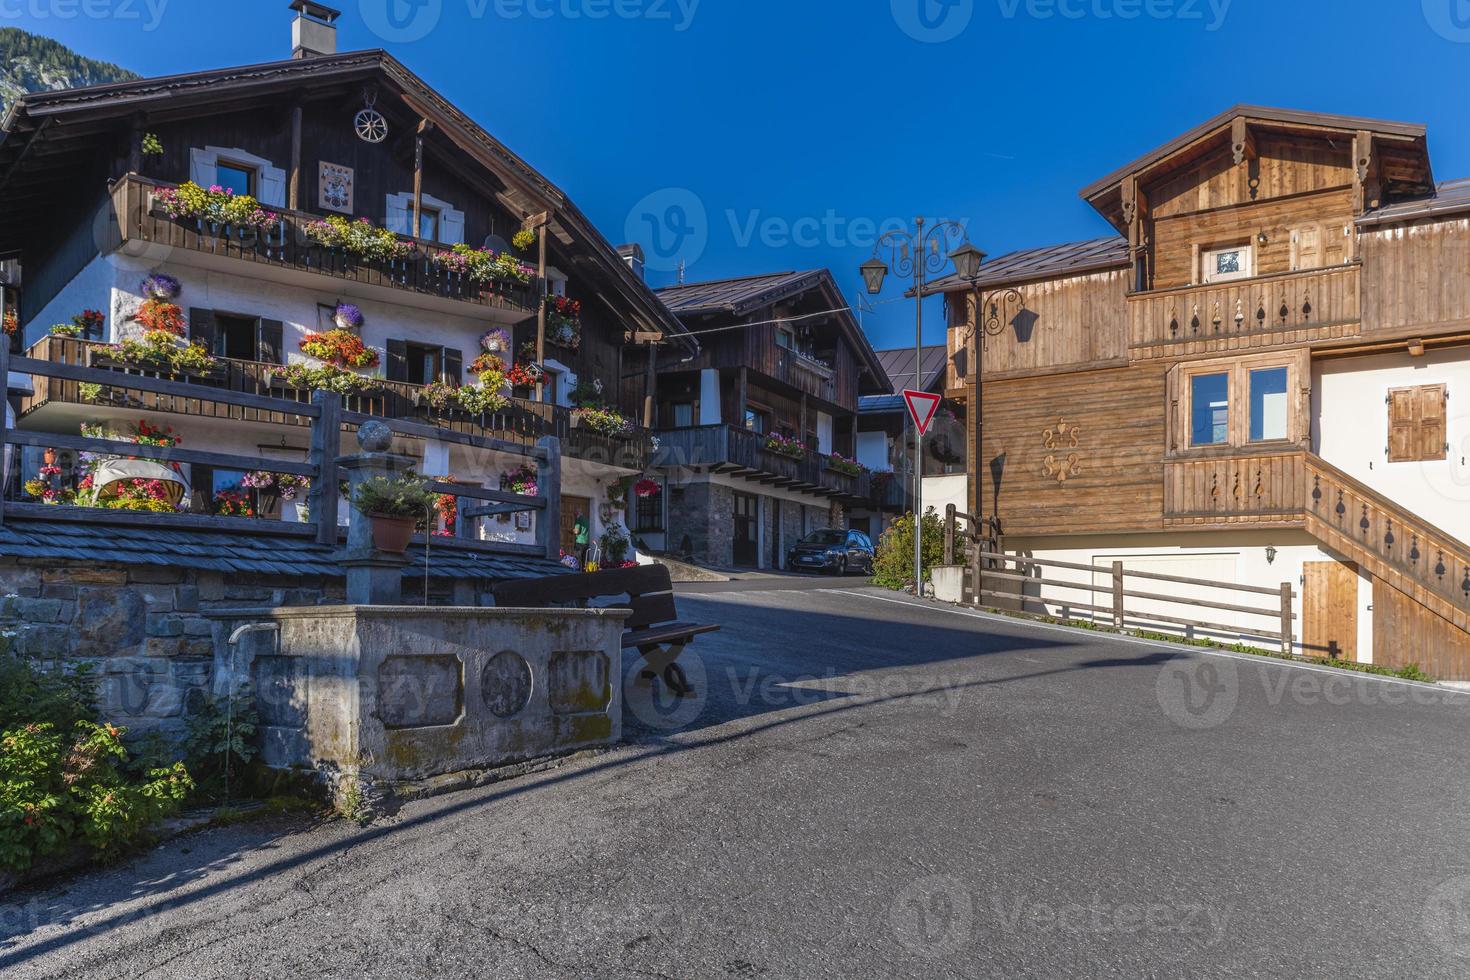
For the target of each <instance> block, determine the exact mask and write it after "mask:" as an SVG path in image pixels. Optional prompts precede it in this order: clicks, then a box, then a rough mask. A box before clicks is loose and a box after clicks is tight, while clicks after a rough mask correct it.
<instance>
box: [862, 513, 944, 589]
mask: <svg viewBox="0 0 1470 980" xmlns="http://www.w3.org/2000/svg"><path fill="white" fill-rule="evenodd" d="M923 535H924V537H923V542H924V581H926V582H927V581H929V571H930V569H932V568H933V567H934V566H935V565H938V564H939V563H940V562H942V561H943V560H944V521H943V520H942V519H941V518H940V516H939V515H938V514H936V513H935V512H934V508H932V507H931V508H929V510H928V511H926V512H925V513H924V520H923ZM913 581H914V515H913V514H905V515H903V516H902V517H900V518H899V519H898V520H896V521H894V522H893V526H892V527H890V528H889V529H888V530H886V531H884V532H883V535H882V536H881V537H880V538H879V539H878V548H877V556H876V558H875V559H874V561H873V584H874V585H881V586H884V587H885V588H889V589H906V588H909V587H910V586H911V585H912V584H913Z"/></svg>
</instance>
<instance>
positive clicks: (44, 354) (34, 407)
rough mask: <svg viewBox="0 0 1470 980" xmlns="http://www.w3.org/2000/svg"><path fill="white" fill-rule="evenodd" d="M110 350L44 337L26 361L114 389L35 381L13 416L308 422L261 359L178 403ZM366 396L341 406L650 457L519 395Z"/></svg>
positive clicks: (293, 391) (303, 398)
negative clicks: (476, 405)
mask: <svg viewBox="0 0 1470 980" xmlns="http://www.w3.org/2000/svg"><path fill="white" fill-rule="evenodd" d="M109 350H110V345H107V344H100V343H96V342H93V341H86V340H76V339H73V338H70V337H55V336H52V337H43V338H42V339H41V340H39V341H38V342H37V343H36V344H35V345H34V346H33V347H32V348H31V350H30V351H29V352H28V356H30V357H33V358H36V359H37V360H43V361H49V362H51V363H54V364H70V365H75V366H78V367H100V368H107V369H109V370H111V371H113V372H114V373H116V374H118V375H119V378H118V385H117V386H116V387H110V386H103V387H102V389H101V391H100V393H98V392H88V391H84V389H83V386H82V385H81V384H79V383H78V382H75V381H69V380H65V379H61V378H44V377H34V378H32V383H33V385H34V390H33V391H32V393H31V394H29V395H25V396H23V397H22V398H21V402H20V414H19V418H21V419H24V418H26V417H27V416H31V415H34V414H35V413H36V412H38V411H40V410H41V409H43V408H44V407H45V406H46V405H48V404H52V403H61V404H70V405H96V406H103V407H113V408H121V409H125V410H127V411H130V412H138V411H145V412H166V413H171V414H176V415H187V416H191V417H193V418H211V419H228V420H232V421H237V422H264V423H268V424H271V425H292V426H305V425H308V424H309V422H310V420H309V419H308V418H307V417H306V416H305V415H303V414H300V413H298V412H296V411H295V409H294V408H293V407H292V406H293V405H309V404H310V403H311V395H312V393H311V392H310V391H306V390H303V389H297V388H289V387H286V386H284V385H282V384H281V383H280V381H279V380H278V379H275V378H274V377H273V372H275V371H278V370H280V368H281V367H282V365H279V364H267V363H263V362H260V361H240V360H232V359H229V358H218V361H219V365H220V367H219V369H218V370H216V371H215V372H213V373H212V374H210V375H209V376H203V377H188V378H180V379H177V380H184V381H188V382H190V383H191V384H192V385H197V386H198V389H199V395H198V396H197V397H189V398H183V397H179V396H177V395H171V394H156V393H151V392H144V391H137V390H130V389H129V388H128V387H127V381H126V379H127V378H128V377H149V378H159V377H165V378H166V377H169V375H167V374H166V373H164V372H159V371H155V370H143V369H139V368H131V367H119V366H116V365H115V364H114V363H113V362H112V361H110V360H109V359H108V357H107V354H108V352H109ZM375 386H376V387H375V390H374V391H372V392H371V393H364V394H357V395H344V396H343V397H342V404H343V408H344V409H345V410H346V411H348V412H357V413H360V414H363V415H371V416H374V417H377V418H385V419H398V420H406V421H422V422H426V423H432V424H433V425H434V426H436V427H439V428H443V429H447V430H450V431H452V432H458V433H461V434H463V435H470V436H483V437H487V438H493V439H499V440H501V441H504V442H508V443H513V444H515V445H519V446H524V447H527V448H529V447H531V446H534V445H535V444H536V441H537V440H538V439H540V438H541V437H543V436H556V437H557V438H558V439H560V440H561V442H562V453H563V455H564V456H568V457H571V458H573V459H580V460H583V461H585V462H590V463H599V464H603V465H607V466H612V467H616V468H618V469H621V470H627V471H629V472H642V471H643V470H645V469H647V468H648V465H649V462H650V460H651V457H652V450H653V443H652V433H650V432H649V431H648V430H647V429H643V428H639V429H637V430H636V431H635V432H633V433H632V434H631V435H628V436H605V435H602V434H600V433H597V432H594V431H592V430H590V429H587V428H585V427H581V426H577V425H575V424H574V419H573V418H572V414H571V412H570V411H568V410H567V409H566V408H563V407H562V406H560V405H548V404H546V403H544V402H535V401H530V400H528V399H523V398H513V399H511V404H510V405H509V406H508V407H507V408H506V409H505V410H503V411H500V412H490V413H485V414H482V415H470V414H469V413H467V412H463V411H459V410H457V409H445V410H435V409H432V408H431V407H430V406H429V405H428V404H427V403H426V402H425V401H424V399H423V388H422V387H420V386H419V385H411V384H405V383H403V382H397V381H377V382H375ZM211 388H213V389H218V390H223V391H230V392H239V393H244V394H250V395H264V396H268V397H271V398H272V399H275V400H278V401H279V403H280V406H281V407H280V409H279V410H274V409H272V410H266V409H264V408H258V407H253V406H246V405H239V404H228V403H225V402H221V401H215V400H212V399H210V398H209V389H211Z"/></svg>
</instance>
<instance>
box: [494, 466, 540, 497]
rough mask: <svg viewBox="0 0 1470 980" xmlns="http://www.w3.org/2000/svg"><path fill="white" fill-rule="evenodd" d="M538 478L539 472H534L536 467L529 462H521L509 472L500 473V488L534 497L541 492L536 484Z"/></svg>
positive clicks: (523, 495)
mask: <svg viewBox="0 0 1470 980" xmlns="http://www.w3.org/2000/svg"><path fill="white" fill-rule="evenodd" d="M538 479H540V474H538V473H537V472H536V467H534V466H532V465H531V464H530V463H522V464H521V465H520V466H517V467H516V468H515V469H513V470H511V471H510V472H509V473H504V474H502V475H501V477H500V489H501V490H504V491H505V492H506V493H517V494H520V495H521V496H522V497H535V496H537V495H539V494H540V492H541V490H540V487H538V486H537V485H536V481H537V480H538Z"/></svg>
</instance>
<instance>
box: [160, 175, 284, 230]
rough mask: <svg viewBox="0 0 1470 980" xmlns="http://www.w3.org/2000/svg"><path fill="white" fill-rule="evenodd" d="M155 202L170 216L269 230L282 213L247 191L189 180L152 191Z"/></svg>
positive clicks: (278, 221) (277, 221) (277, 222)
mask: <svg viewBox="0 0 1470 980" xmlns="http://www.w3.org/2000/svg"><path fill="white" fill-rule="evenodd" d="M153 200H154V203H155V204H156V205H157V206H158V207H160V208H162V209H163V213H164V214H166V215H168V216H169V217H170V218H174V219H176V220H177V219H180V218H186V219H198V220H200V221H207V222H209V223H211V224H217V225H233V226H235V227H237V228H253V229H255V230H256V231H260V232H271V231H274V230H275V229H276V227H277V226H278V225H279V224H280V223H281V216H280V215H278V214H276V213H275V212H274V211H268V210H266V209H265V208H263V207H261V206H260V202H259V201H257V200H256V199H255V198H253V197H251V196H250V195H249V194H236V193H235V192H234V191H232V190H229V189H227V188H224V187H220V186H218V185H215V186H213V187H210V188H209V189H208V190H205V189H204V188H203V187H200V186H199V185H198V184H196V183H194V182H193V181H192V180H191V181H187V182H185V183H183V184H181V185H179V186H178V187H176V188H173V187H166V188H162V189H160V190H157V191H155V192H154V194H153Z"/></svg>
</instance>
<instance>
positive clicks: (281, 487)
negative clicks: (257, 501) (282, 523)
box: [240, 470, 311, 500]
mask: <svg viewBox="0 0 1470 980" xmlns="http://www.w3.org/2000/svg"><path fill="white" fill-rule="evenodd" d="M240 485H241V486H243V487H248V488H250V489H251V490H260V491H262V492H263V493H267V494H274V495H275V496H277V497H279V498H280V499H281V500H295V499H296V498H297V497H299V496H301V495H302V494H304V493H307V492H309V491H310V490H311V479H310V477H305V476H294V475H292V474H290V473H272V472H270V471H269V470H256V471H254V472H253V473H246V474H245V476H244V478H243V479H242V480H241V481H240Z"/></svg>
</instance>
